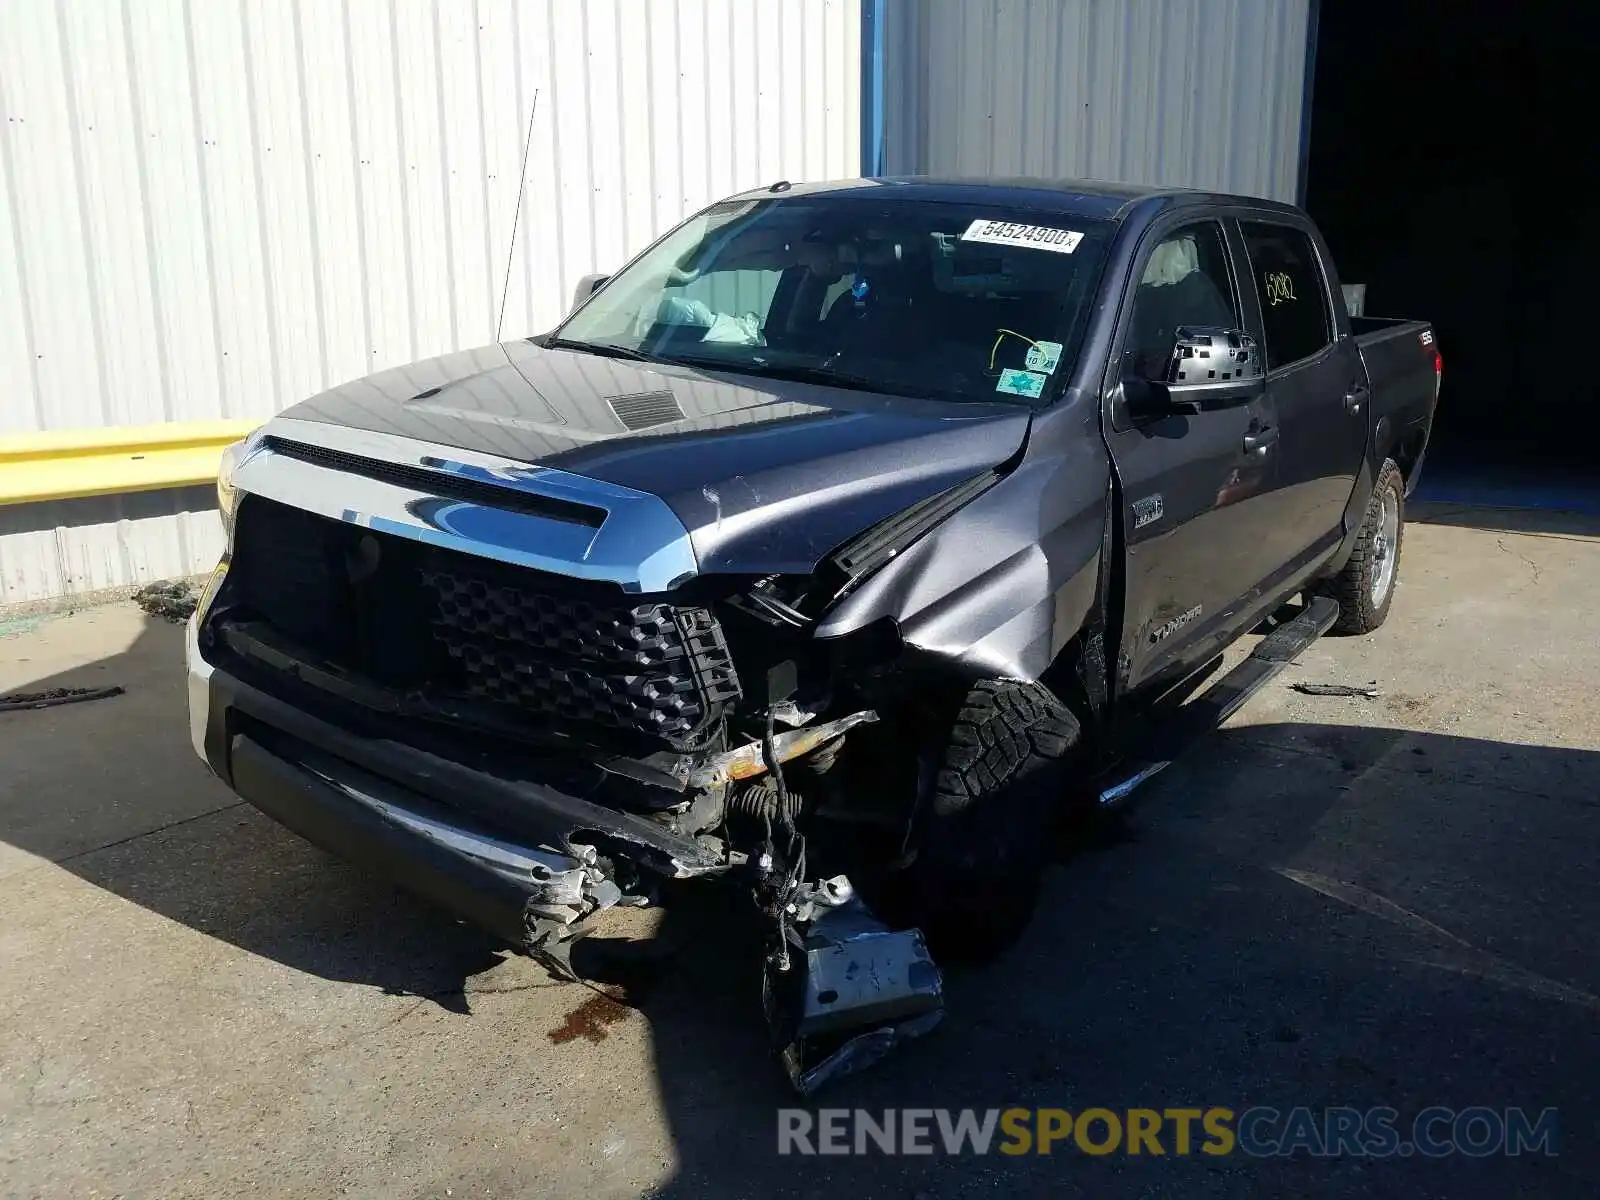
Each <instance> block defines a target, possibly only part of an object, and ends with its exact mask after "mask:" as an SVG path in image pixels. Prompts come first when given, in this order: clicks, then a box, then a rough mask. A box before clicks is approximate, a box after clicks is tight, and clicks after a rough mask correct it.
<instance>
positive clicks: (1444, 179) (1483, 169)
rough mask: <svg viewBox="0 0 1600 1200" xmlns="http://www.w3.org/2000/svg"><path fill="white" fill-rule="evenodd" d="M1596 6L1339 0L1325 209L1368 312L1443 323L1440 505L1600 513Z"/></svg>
mask: <svg viewBox="0 0 1600 1200" xmlns="http://www.w3.org/2000/svg"><path fill="white" fill-rule="evenodd" d="M1576 12H1577V10H1576V9H1571V10H1567V9H1563V8H1561V7H1559V6H1553V5H1532V4H1521V5H1518V4H1506V3H1503V0H1322V3H1321V5H1320V14H1319V15H1320V20H1319V24H1318V32H1317V44H1316V66H1315V78H1314V85H1313V93H1312V116H1311V134H1310V139H1309V142H1308V164H1307V187H1306V207H1307V208H1308V209H1309V210H1310V212H1311V214H1312V216H1313V217H1315V218H1316V220H1317V221H1318V222H1319V223H1320V224H1321V226H1322V228H1323V229H1324V231H1325V232H1326V233H1327V235H1328V239H1329V242H1330V243H1331V245H1332V247H1333V251H1334V255H1335V258H1336V261H1337V263H1338V267H1339V273H1340V275H1341V276H1342V277H1343V279H1344V280H1345V281H1346V282H1356V283H1365V284H1366V285H1367V293H1366V311H1367V312H1368V313H1369V314H1372V315H1380V316H1407V317H1412V316H1414V317H1424V318H1428V319H1431V320H1432V321H1433V322H1434V324H1435V326H1436V328H1437V330H1438V336H1439V344H1440V347H1441V350H1442V353H1443V356H1444V387H1443V392H1442V395H1441V398H1440V405H1439V411H1438V415H1437V418H1436V423H1435V426H1434V429H1435V433H1434V441H1433V445H1432V447H1431V449H1430V450H1429V455H1428V465H1427V470H1426V471H1425V472H1424V479H1423V492H1422V495H1423V496H1424V497H1425V498H1432V499H1440V500H1459V501H1464V502H1469V503H1492V504H1504V505H1510V506H1514V507H1534V508H1565V509H1576V510H1579V511H1585V512H1592V513H1595V514H1600V329H1597V328H1596V326H1595V323H1594V321H1593V320H1592V319H1591V316H1590V314H1591V312H1592V311H1593V309H1594V304H1593V300H1594V298H1595V296H1596V295H1597V294H1600V220H1597V219H1596V218H1597V217H1600V212H1597V211H1596V209H1597V208H1600V205H1597V204H1596V201H1595V198H1594V197H1595V192H1594V190H1593V189H1592V188H1591V187H1589V186H1587V185H1584V184H1582V183H1581V182H1580V178H1581V177H1583V176H1586V174H1587V171H1586V169H1585V168H1586V163H1587V161H1588V159H1589V157H1590V154H1591V150H1592V147H1593V145H1594V135H1593V132H1592V128H1593V127H1592V112H1591V110H1592V109H1593V108H1594V107H1595V104H1594V101H1595V99H1596V98H1597V97H1600V84H1597V83H1596V68H1595V67H1594V65H1593V63H1592V61H1586V59H1592V55H1591V52H1590V48H1589V46H1588V45H1587V44H1586V43H1587V39H1586V38H1585V36H1584V31H1583V30H1581V29H1579V28H1576V27H1575V25H1576V17H1575V15H1569V14H1575V13H1576Z"/></svg>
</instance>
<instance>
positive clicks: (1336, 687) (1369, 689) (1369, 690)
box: [1289, 679, 1381, 700]
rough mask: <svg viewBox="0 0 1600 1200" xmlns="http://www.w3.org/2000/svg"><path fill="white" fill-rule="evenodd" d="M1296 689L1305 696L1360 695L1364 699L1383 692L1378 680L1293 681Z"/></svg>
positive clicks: (1291, 685)
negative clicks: (1354, 681) (1357, 681)
mask: <svg viewBox="0 0 1600 1200" xmlns="http://www.w3.org/2000/svg"><path fill="white" fill-rule="evenodd" d="M1289 686H1290V687H1292V688H1293V689H1294V690H1295V691H1297V692H1299V693H1301V694H1302V695H1305V696H1360V697H1361V698H1362V699H1363V700H1376V699H1377V698H1378V696H1379V695H1381V693H1380V692H1379V691H1378V681H1377V680H1376V679H1374V680H1373V681H1372V682H1371V683H1303V682H1302V683H1291V684H1290V685H1289Z"/></svg>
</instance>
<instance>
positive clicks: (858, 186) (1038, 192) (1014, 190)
mask: <svg viewBox="0 0 1600 1200" xmlns="http://www.w3.org/2000/svg"><path fill="white" fill-rule="evenodd" d="M889 190H894V191H898V192H899V193H900V194H901V195H904V196H906V197H907V198H913V197H914V198H916V199H920V200H943V201H954V202H963V203H969V204H983V203H990V204H993V203H995V202H996V201H1003V202H1009V203H1013V204H1020V205H1024V206H1026V207H1029V208H1042V209H1049V210H1054V211H1060V212H1070V213H1073V214H1076V215H1080V216H1085V217H1099V218H1102V219H1105V220H1117V219H1120V218H1121V217H1123V216H1126V215H1127V213H1128V211H1129V210H1130V209H1131V208H1132V207H1133V206H1134V205H1135V204H1137V203H1139V202H1140V201H1142V200H1150V199H1162V200H1167V201H1170V202H1172V203H1174V204H1192V203H1201V202H1211V203H1219V202H1220V203H1225V204H1247V205H1250V206H1252V207H1257V206H1259V207H1262V208H1268V209H1279V210H1283V209H1289V208H1290V206H1288V205H1284V204H1280V203H1278V202H1276V201H1272V200H1263V199H1261V198H1259V197H1254V196H1232V195H1224V194H1219V193H1212V192H1201V191H1193V190H1191V189H1188V188H1172V187H1149V186H1144V185H1140V184H1131V183H1108V182H1106V181H1103V180H1097V179H1034V178H1026V177H1023V178H972V179H962V178H935V177H931V176H926V175H901V176H889V177H886V178H881V179H840V180H832V181H828V182H819V183H790V182H789V181H787V180H779V181H777V182H775V183H773V184H769V185H768V186H766V187H762V188H752V189H751V190H749V191H746V192H740V193H739V194H738V196H737V197H734V198H735V199H739V200H757V199H761V198H764V197H774V196H806V195H819V194H828V195H835V196H859V197H863V198H868V197H880V198H881V197H883V196H884V194H885V192H886V191H889ZM1291 211H1292V210H1291Z"/></svg>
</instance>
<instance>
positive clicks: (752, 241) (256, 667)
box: [188, 179, 1440, 1090]
mask: <svg viewBox="0 0 1600 1200" xmlns="http://www.w3.org/2000/svg"><path fill="white" fill-rule="evenodd" d="M1433 342H1434V339H1433V334H1432V331H1431V329H1430V328H1429V327H1428V326H1427V325H1426V324H1423V323H1419V322H1403V321H1380V320H1355V321H1353V320H1352V318H1351V317H1350V316H1349V315H1348V314H1347V313H1346V310H1345V307H1344V304H1343V301H1342V298H1341V291H1340V287H1339V283H1338V280H1337V278H1336V276H1335V274H1334V270H1333V265H1332V263H1331V261H1330V259H1329V256H1328V253H1327V250H1326V248H1325V246H1324V244H1323V241H1322V238H1321V236H1320V235H1319V234H1318V232H1317V231H1316V229H1315V228H1314V227H1313V225H1312V224H1311V223H1310V221H1309V220H1308V219H1307V218H1306V217H1305V215H1304V214H1303V213H1301V212H1300V211H1298V210H1297V209H1294V208H1291V207H1288V206H1285V205H1281V204H1274V203H1269V202H1266V201H1260V200H1252V199H1247V198H1241V197H1230V196H1218V195H1207V194H1202V193H1194V192H1176V191H1157V190H1135V189H1130V188H1121V187H1114V186H1101V185H1087V184H1077V183H1062V184H1052V183H1043V182H1037V181H1017V182H939V181H932V180H925V179H905V180H880V181H871V182H853V183H843V184H825V185H815V186H801V185H795V186H791V185H790V184H788V183H787V182H784V183H778V184H774V185H773V186H772V187H770V188H767V189H763V190H761V191H758V192H751V193H746V194H744V195H740V196H738V197H735V198H733V199H730V200H727V201H724V202H722V203H719V204H716V205H713V206H712V207H711V208H708V209H706V210H705V211H703V212H701V213H699V214H698V215H696V216H694V217H692V218H690V219H689V220H688V221H686V222H685V223H684V224H682V225H680V226H679V227H678V228H676V229H674V230H673V231H672V232H670V233H668V234H667V235H666V236H665V237H663V238H662V239H661V240H660V241H658V242H657V243H656V244H655V245H653V246H651V247H650V248H649V249H647V250H646V251H645V252H644V253H642V254H641V255H640V256H639V257H638V258H636V259H635V260H634V261H633V262H631V263H630V264H628V265H627V266H626V267H624V268H623V269H622V270H620V271H619V272H618V273H617V274H616V275H614V276H612V277H610V278H609V279H601V278H599V277H590V278H588V279H585V280H584V281H583V283H582V284H581V285H580V287H579V295H578V302H577V307H576V308H575V310H574V311H573V312H572V313H571V315H570V316H569V317H568V318H567V319H566V320H565V321H564V322H563V323H562V324H561V325H560V326H559V327H558V328H557V329H555V330H554V332H552V333H550V334H547V335H543V336H539V337H533V338H528V339H526V340H522V341H512V342H507V343H504V344H501V345H496V346H490V347H487V348H485V349H481V350H470V351H463V352H459V353H454V354H447V355H444V356H442V357H439V358H435V359H431V360H428V361H426V362H421V363H417V364H414V365H412V366H407V367H401V368H398V369H395V370H389V371H383V372H380V373H378V374H376V375H373V376H371V377H370V378H366V379H361V380H357V381H355V382H352V383H347V384H344V385H342V386H340V387H336V388H333V389H332V390H330V391H328V392H325V393H323V394H322V395H319V396H316V397H314V398H312V399H309V400H306V401H304V402H303V403H300V404H298V405H296V406H294V407H292V408H290V409H288V410H287V411H286V412H284V413H283V414H282V415H281V416H279V417H277V418H275V419H274V420H272V421H271V422H269V423H268V424H267V425H266V426H265V427H264V428H262V429H261V430H259V431H258V432H257V433H255V434H254V435H252V436H251V437H250V438H248V439H247V440H246V441H244V442H242V443H240V444H238V445H237V446H235V447H233V448H231V450H230V451H229V453H228V454H227V455H226V456H225V462H224V466H223V470H222V474H221V478H220V480H219V485H218V487H219V495H220V502H221V509H222V515H223V521H224V525H225V527H226V530H227V534H228V541H227V551H226V554H225V556H224V558H223V560H222V562H221V564H220V565H219V566H218V568H217V570H216V572H215V574H214V575H213V577H212V579H211V581H210V584H209V586H208V587H207V588H206V590H205V593H204V595H203V597H202V600H201V603H200V605H199V608H198V611H197V612H196V614H195V617H194V619H193V622H192V624H191V627H190V631H189V639H188V664H189V695H190V705H191V715H190V720H191V732H192V736H193V741H194V746H195V749H196V750H197V752H198V753H199V754H200V755H201V757H202V758H203V759H204V760H205V761H206V762H207V763H208V764H209V765H210V767H211V769H212V770H213V771H215V772H216V773H217V774H218V775H219V776H220V777H221V778H222V779H223V780H225V781H226V782H227V783H228V784H229V785H230V786H231V787H232V788H233V789H234V790H235V791H237V792H238V794H239V795H241V796H242V797H244V798H245V799H246V800H248V801H250V802H251V803H252V804H254V805H256V806H257V807H258V808H260V809H261V810H263V811H264V812H266V813H267V814H268V815H270V816H272V817H273V818H275V819H276V820H278V821H280V822H282V823H283V824H284V825H286V826H288V827H289V828H290V829H292V830H294V831H296V832H298V833H299V834H301V835H303V836H304V837H306V838H307V839H309V840H310V841H312V842H315V843H317V844H318V845H321V846H323V847H325V848H327V849H329V850H331V851H332V852H333V853H335V854H337V855H340V856H343V857H345V858H348V859H350V860H353V861H357V862H361V863H364V864H367V865H369V866H373V867H375V868H377V869H378V870H380V871H382V872H384V873H386V874H388V875H389V876H390V877H392V878H393V879H395V880H396V881H398V882H399V883H400V884H401V885H403V886H406V887H408V888H410V889H413V890H415V891H417V892H419V893H422V894H424V895H426V896H429V897H431V898H433V899H434V900H436V901H438V902H439V903H441V904H443V905H444V906H446V907H448V908H450V909H452V910H454V911H455V912H457V913H459V914H460V915H462V916H464V917H466V918H467V919H469V920H472V921H475V922H477V923H479V924H481V925H482V926H485V927H486V928H488V929H490V930H492V931H494V932H495V933H497V934H499V935H501V936H503V937H505V938H506V939H508V940H509V941H510V942H511V943H513V944H515V945H517V946H520V947H522V948H524V949H526V950H528V951H529V952H532V953H534V954H536V955H538V956H539V957H541V958H542V959H543V960H544V961H546V962H547V963H549V964H551V965H552V966H553V967H554V968H556V969H557V970H562V971H568V972H570V970H571V962H570V958H569V957H568V954H569V948H570V947H571V945H572V941H573V939H574V938H575V937H577V936H580V935H581V934H582V933H583V932H584V930H585V928H586V926H587V924H588V923H590V922H591V921H592V920H593V918H594V916H595V914H597V913H598V912H600V911H602V910H604V909H606V908H608V907H610V906H612V905H616V904H638V903H647V902H649V901H651V900H652V899H654V898H655V897H656V896H657V894H658V886H659V885H660V883H661V882H662V881H664V880H669V879H686V878H691V877H710V876H721V877H724V878H725V879H726V880H728V881H732V882H733V883H735V884H737V885H738V886H740V887H741V888H742V889H744V890H746V891H747V892H748V893H749V894H751V895H753V897H754V900H755V903H756V904H757V905H758V906H759V909H760V911H761V912H762V913H763V914H765V919H766V920H767V922H768V928H769V929H770V933H771V946H770V954H769V957H768V961H767V965H766V988H765V998H766V1002H767V1007H768V1012H769V1016H771V1018H772V1019H773V1021H774V1025H775V1028H776V1030H777V1034H778V1042H779V1045H780V1046H782V1047H783V1048H784V1052H785V1055H786V1057H787V1059H788V1066H789V1068H790V1070H791V1073H792V1074H793V1076H794V1078H795V1081H796V1082H797V1083H798V1084H799V1085H800V1086H801V1087H802V1089H805V1090H809V1089H810V1088H811V1087H813V1086H815V1085H816V1084H817V1083H819V1082H820V1081H822V1080H823V1079H825V1078H827V1077H828V1076H829V1075H830V1074H834V1073H837V1072H838V1071H840V1070H843V1069H847V1068H849V1067H852V1066H855V1065H860V1064H861V1063H863V1062H865V1061H868V1060H870V1059H871V1058H872V1057H874V1056H875V1055H877V1054H879V1053H881V1052H882V1050H883V1049H884V1048H886V1047H887V1046H888V1045H890V1044H892V1043H893V1042H894V1041H896V1040H898V1039H899V1038H901V1037H902V1036H906V1035H909V1034H914V1033H917V1032H920V1031H921V1030H922V1029H925V1028H927V1027H929V1026H930V1025H931V1024H932V1023H933V1022H934V1021H936V1020H937V1019H938V1006H939V977H938V972H937V970H936V968H935V967H934V966H933V963H932V960H931V958H930V957H929V952H928V949H927V945H931V946H932V947H933V948H934V949H935V950H936V951H939V952H940V953H941V954H942V953H944V952H945V951H946V950H947V949H949V950H957V951H959V950H962V949H967V950H973V951H977V952H979V953H981V952H983V951H984V950H986V949H990V948H993V947H996V946H999V945H1002V944H1004V943H1005V942H1006V941H1007V940H1008V939H1010V938H1011V937H1013V936H1014V935H1015V934H1016V933H1017V932H1018V931H1019V930H1020V929H1021V928H1022V927H1023V926H1024V925H1025V924H1026V922H1027V920H1028V917H1029V915H1030V913H1031V911H1032V908H1033V905H1034V903H1035V898H1036V896H1037V894H1038V891H1039V888H1040V883H1041V878H1042V876H1043V874H1044V871H1045V869H1046V866H1047V864H1048V861H1049V859H1050V851H1049V847H1050V832H1051V827H1052V821H1053V820H1054V819H1055V817H1056V816H1057V814H1058V813H1059V812H1060V811H1061V810H1063V809H1064V808H1066V807H1069V806H1072V805H1082V806H1084V807H1086V808H1088V809H1093V808H1095V807H1097V806H1108V805H1113V804H1115V803H1117V802H1119V801H1120V800H1121V799H1123V798H1124V797H1125V796H1126V795H1127V794H1128V792H1129V791H1131V790H1132V788H1133V786H1134V785H1136V784H1137V783H1138V782H1140V781H1142V780H1143V779H1146V778H1148V777H1149V776H1150V775H1152V774H1154V773H1155V772H1156V771H1157V770H1159V769H1160V768H1161V767H1162V766H1164V765H1165V764H1166V763H1167V762H1168V761H1170V759H1171V757H1172V755H1173V754H1174V753H1175V752H1176V750H1177V749H1178V748H1179V747H1180V745H1181V744H1182V743H1183V742H1185V741H1186V740H1188V738H1190V737H1191V736H1193V735H1194V734H1195V733H1197V732H1200V731H1202V730H1203V729H1204V728H1208V727H1210V726H1211V725H1213V724H1215V723H1216V721H1218V720H1219V719H1221V718H1222V717H1225V716H1226V715H1227V713H1228V712H1231V711H1232V710H1233V709H1234V708H1236V707H1237V706H1238V704H1240V703H1242V701H1243V699H1244V698H1245V697H1246V696H1248V695H1249V693H1250V692H1251V690H1253V689H1254V688H1255V687H1257V686H1259V685H1260V683H1261V682H1263V681H1264V680H1265V679H1266V678H1267V677H1269V676H1270V675H1271V674H1272V673H1273V672H1275V671H1276V670H1278V669H1279V668H1281V666H1282V665H1283V664H1284V663H1286V662H1287V661H1289V660H1290V659H1291V658H1292V657H1293V656H1294V654H1295V653H1296V652H1298V651H1299V650H1300V649H1302V648H1303V647H1304V646H1305V645H1306V644H1307V643H1308V642H1310V641H1311V640H1312V639H1314V638H1315V637H1317V636H1318V635H1320V634H1321V633H1322V632H1324V631H1325V630H1327V629H1328V628H1329V627H1330V626H1335V625H1336V626H1337V628H1338V629H1340V630H1341V631H1346V632H1364V631H1366V630H1370V629H1373V628H1375V627H1377V626H1378V625H1379V624H1381V623H1382V622H1383V620H1384V617H1385V616H1386V614H1387V612H1388V610H1389V605H1390V602H1391V600H1392V598H1393V595H1394V590H1395V570H1396V564H1397V560H1398V557H1399V553H1400V543H1401V531H1402V528H1403V520H1402V514H1403V506H1404V502H1405V497H1406V494H1407V493H1408V492H1409V490H1410V488H1411V487H1412V486H1413V485H1414V484H1415V482H1416V479H1417V473H1418V471H1419V469H1420V467H1421V463H1422V458H1423V451H1424V448H1425V446H1426V443H1427V438H1428V430H1429V426H1430V422H1431V418H1432V414H1433V409H1434V405H1435V402H1436V399H1437V395H1438V383H1439V371H1440V359H1439V355H1438V352H1437V350H1436V348H1435V346H1434V344H1433ZM1296 596H1303V597H1304V603H1303V604H1302V605H1301V606H1300V608H1299V612H1298V615H1294V616H1287V615H1285V612H1284V611H1280V610H1284V608H1285V606H1286V605H1287V604H1288V602H1290V601H1291V600H1292V599H1293V598H1295V597H1296ZM1274 614H1277V616H1278V619H1279V624H1278V625H1277V627H1276V629H1275V630H1274V631H1273V632H1271V633H1270V634H1269V635H1268V636H1266V637H1265V638H1264V639H1262V641H1261V642H1260V644H1259V645H1258V646H1257V647H1256V649H1255V651H1254V653H1253V654H1251V655H1250V656H1249V657H1248V658H1246V659H1245V660H1244V661H1243V662H1242V663H1241V664H1240V665H1239V666H1237V667H1235V668H1233V669H1232V670H1231V671H1230V672H1229V673H1228V674H1226V675H1225V676H1222V677H1221V678H1219V679H1217V680H1215V681H1214V682H1212V683H1211V685H1210V687H1209V688H1208V689H1207V690H1205V691H1203V692H1201V691H1200V688H1201V686H1202V685H1203V684H1204V683H1205V682H1206V679H1207V676H1208V675H1209V673H1210V672H1211V671H1213V670H1214V668H1215V667H1216V665H1217V664H1218V662H1219V661H1220V656H1221V653H1222V651H1223V650H1224V648H1226V647H1227V646H1228V645H1229V644H1230V643H1231V642H1233V641H1235V640H1236V639H1238V638H1239V637H1240V636H1241V635H1244V634H1246V633H1247V632H1250V631H1251V630H1252V629H1254V628H1255V627H1257V626H1258V625H1261V624H1262V623H1263V621H1266V620H1268V619H1269V618H1271V617H1273V615H1274ZM1185 700H1186V701H1187V702H1181V701H1185ZM857 889H859V893H858V891H857ZM868 904H870V905H871V907H870V908H869V907H868ZM874 911H876V912H878V913H881V914H883V917H884V919H883V920H880V919H879V918H878V917H876V916H874V915H873V913H874ZM918 931H922V932H923V933H926V935H927V938H928V942H927V944H925V943H924V941H923V937H922V934H921V933H919V932H918ZM868 960H870V961H869V962H868ZM863 962H867V965H868V966H870V968H871V969H870V970H869V971H867V972H865V974H866V975H870V976H871V982H870V984H864V983H863V982H862V979H863V972H862V971H861V970H859V969H853V968H852V964H854V965H855V968H859V967H860V966H861V965H862V964H863Z"/></svg>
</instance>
